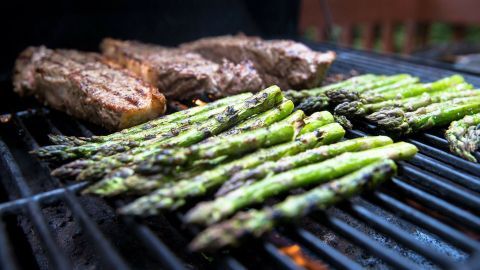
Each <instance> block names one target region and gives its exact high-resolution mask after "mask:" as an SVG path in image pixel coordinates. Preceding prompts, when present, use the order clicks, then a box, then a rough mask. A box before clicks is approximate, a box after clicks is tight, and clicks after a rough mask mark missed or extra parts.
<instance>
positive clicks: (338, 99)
mask: <svg viewBox="0 0 480 270" xmlns="http://www.w3.org/2000/svg"><path fill="white" fill-rule="evenodd" d="M408 78H411V76H410V75H408V74H398V75H394V76H389V77H386V78H379V79H377V80H374V81H372V82H370V83H367V84H364V85H360V86H353V87H344V88H342V89H337V90H329V91H326V92H325V95H327V97H328V98H329V101H330V102H332V103H337V104H338V103H343V102H345V101H350V100H357V99H358V97H359V95H360V94H361V93H363V92H366V91H368V90H372V89H375V88H379V87H383V86H385V85H392V84H395V83H398V82H400V81H403V80H405V79H408Z"/></svg>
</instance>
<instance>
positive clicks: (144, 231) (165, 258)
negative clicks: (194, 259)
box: [123, 217, 186, 269]
mask: <svg viewBox="0 0 480 270" xmlns="http://www.w3.org/2000/svg"><path fill="white" fill-rule="evenodd" d="M123 220H124V222H125V223H126V224H127V225H129V226H130V227H131V229H132V230H133V232H134V233H135V235H136V236H137V237H138V238H140V239H141V240H142V242H143V243H144V244H145V245H146V246H147V249H148V251H150V253H151V254H152V256H153V257H154V258H156V259H158V260H159V261H160V262H161V263H162V264H163V265H164V266H165V267H166V268H168V269H186V268H185V266H184V265H183V263H182V262H181V261H180V260H179V259H178V258H177V257H176V256H175V255H174V254H173V253H172V252H171V251H170V249H169V248H168V247H167V246H165V244H164V243H163V242H162V241H160V239H158V237H157V236H156V235H155V234H154V233H153V232H152V230H150V229H149V228H148V227H147V226H145V225H143V224H140V223H136V222H135V221H134V220H132V219H131V218H129V217H124V218H123Z"/></svg>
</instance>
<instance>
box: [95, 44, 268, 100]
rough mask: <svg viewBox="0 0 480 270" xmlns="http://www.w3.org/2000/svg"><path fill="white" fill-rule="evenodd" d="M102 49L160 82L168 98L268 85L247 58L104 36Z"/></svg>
mask: <svg viewBox="0 0 480 270" xmlns="http://www.w3.org/2000/svg"><path fill="white" fill-rule="evenodd" d="M101 49H102V52H103V54H104V55H106V56H107V57H108V58H110V59H111V60H113V61H115V62H117V63H119V64H120V65H122V66H124V67H126V68H128V69H129V70H131V71H133V72H135V73H136V74H138V75H139V76H141V77H142V78H143V79H145V80H146V81H148V82H150V83H152V84H154V85H156V86H157V87H158V88H159V89H161V91H162V93H164V94H165V95H166V96H167V97H168V98H175V99H189V98H194V97H201V96H204V95H208V96H209V97H211V98H219V97H223V96H228V95H232V94H237V93H239V92H245V91H252V92H255V91H259V90H261V89H262V88H263V87H264V86H265V84H264V83H263V81H262V79H261V78H260V76H259V74H258V73H257V71H256V70H255V68H254V67H253V64H252V63H251V62H250V61H249V60H247V59H244V61H239V62H238V63H237V64H234V63H232V62H229V61H226V60H225V61H219V62H218V63H215V62H212V61H209V60H206V59H205V58H203V57H202V56H200V55H199V54H197V53H190V52H185V51H182V50H179V49H173V48H166V47H161V46H156V45H151V44H144V43H140V42H136V41H121V40H114V39H109V38H107V39H104V40H103V42H102V44H101Z"/></svg>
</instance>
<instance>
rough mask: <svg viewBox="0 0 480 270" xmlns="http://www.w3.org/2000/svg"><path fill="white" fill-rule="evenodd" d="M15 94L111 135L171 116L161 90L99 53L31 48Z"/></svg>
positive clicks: (21, 60)
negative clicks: (162, 116) (104, 130)
mask: <svg viewBox="0 0 480 270" xmlns="http://www.w3.org/2000/svg"><path fill="white" fill-rule="evenodd" d="M13 84H14V91H15V92H17V93H19V94H20V95H22V96H27V95H34V96H35V97H36V98H37V99H39V100H40V101H42V102H44V103H45V104H47V105H49V106H51V107H53V108H55V109H58V110H62V111H65V112H67V113H68V114H70V115H73V116H76V117H79V118H82V119H85V120H88V121H91V122H94V123H96V124H100V125H102V126H105V127H107V128H109V129H122V128H126V127H130V126H133V125H136V124H139V123H142V122H145V121H147V120H150V119H152V118H155V117H157V116H159V115H161V114H163V113H164V112H165V109H166V101H165V97H164V96H163V95H162V94H161V93H159V92H158V89H157V88H155V87H153V86H151V85H150V84H148V83H146V82H144V81H143V80H141V79H140V78H138V77H137V76H135V75H133V74H132V73H130V72H129V71H127V70H123V69H118V68H114V67H112V66H111V65H109V64H108V63H107V61H105V59H104V57H103V56H101V55H100V54H96V53H84V52H78V51H73V50H50V49H47V48H45V47H30V48H27V49H26V50H25V51H23V52H22V53H21V54H20V56H19V57H18V59H17V62H16V64H15V69H14V77H13Z"/></svg>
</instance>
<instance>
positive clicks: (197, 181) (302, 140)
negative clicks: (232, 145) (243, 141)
mask: <svg viewBox="0 0 480 270" xmlns="http://www.w3.org/2000/svg"><path fill="white" fill-rule="evenodd" d="M344 134H345V130H344V129H343V128H342V127H341V126H340V125H339V124H337V123H333V124H328V125H326V126H324V127H321V128H319V129H318V130H316V131H314V132H310V133H307V134H304V135H301V136H299V137H298V138H297V139H295V141H293V142H289V143H284V144H281V145H277V146H273V147H270V148H267V149H261V150H259V151H257V152H254V153H252V154H249V155H246V156H244V157H243V158H241V159H238V160H234V161H231V162H229V163H227V164H223V165H220V166H217V167H216V168H214V169H212V170H209V171H205V172H203V173H201V174H199V175H197V176H195V177H193V178H191V179H185V180H182V181H180V182H178V183H175V184H174V185H173V186H172V187H169V188H164V189H159V190H156V191H155V192H153V193H151V194H150V195H147V196H144V197H141V198H139V199H137V200H136V201H134V202H133V203H131V204H129V205H127V206H126V207H124V208H122V210H121V212H122V213H124V214H135V215H151V214H156V213H158V211H159V210H161V209H176V208H178V207H180V206H182V205H184V204H185V202H186V201H187V200H188V199H190V198H191V197H198V196H201V195H205V194H207V193H209V192H213V191H214V190H215V189H216V188H217V187H219V186H220V185H222V184H223V183H224V182H225V181H226V180H228V178H229V177H230V176H232V175H233V174H234V173H235V172H238V171H240V170H242V169H247V168H252V167H254V166H257V165H259V164H261V163H262V162H265V161H269V160H278V159H280V158H282V157H285V156H291V155H294V154H296V153H299V152H303V151H305V150H306V149H309V148H313V147H315V146H316V145H318V144H319V143H320V144H329V143H333V142H336V141H338V140H340V139H341V138H342V137H343V135H344Z"/></svg>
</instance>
